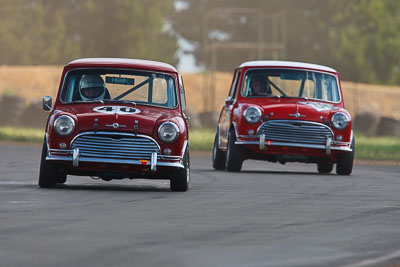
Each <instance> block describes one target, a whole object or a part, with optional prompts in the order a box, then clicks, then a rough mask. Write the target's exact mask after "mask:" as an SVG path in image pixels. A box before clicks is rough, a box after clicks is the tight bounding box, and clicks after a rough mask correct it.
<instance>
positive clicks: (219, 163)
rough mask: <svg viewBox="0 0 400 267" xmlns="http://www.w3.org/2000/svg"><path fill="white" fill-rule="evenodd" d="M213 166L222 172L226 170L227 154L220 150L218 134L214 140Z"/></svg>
mask: <svg viewBox="0 0 400 267" xmlns="http://www.w3.org/2000/svg"><path fill="white" fill-rule="evenodd" d="M212 165H213V168H214V169H216V170H220V171H222V170H224V169H225V153H224V152H223V151H221V150H220V149H219V148H218V134H216V135H215V140H214V148H213V155H212Z"/></svg>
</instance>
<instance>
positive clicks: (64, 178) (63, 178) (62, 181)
mask: <svg viewBox="0 0 400 267" xmlns="http://www.w3.org/2000/svg"><path fill="white" fill-rule="evenodd" d="M56 178H57V184H65V182H66V181H67V175H66V174H65V173H59V174H57V177H56Z"/></svg>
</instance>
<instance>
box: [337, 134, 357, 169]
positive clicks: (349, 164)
mask: <svg viewBox="0 0 400 267" xmlns="http://www.w3.org/2000/svg"><path fill="white" fill-rule="evenodd" d="M351 148H352V149H353V151H351V152H347V153H345V154H343V155H342V156H341V157H340V158H339V160H338V162H337V164H336V173H337V174H338V175H350V174H351V172H352V171H353V163H354V150H355V140H354V139H353V142H352V143H351Z"/></svg>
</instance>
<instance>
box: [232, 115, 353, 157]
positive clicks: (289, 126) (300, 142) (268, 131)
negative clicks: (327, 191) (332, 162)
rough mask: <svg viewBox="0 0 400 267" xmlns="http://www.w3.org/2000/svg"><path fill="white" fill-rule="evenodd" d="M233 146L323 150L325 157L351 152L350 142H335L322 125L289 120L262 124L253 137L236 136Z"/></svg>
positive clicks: (326, 128)
mask: <svg viewBox="0 0 400 267" xmlns="http://www.w3.org/2000/svg"><path fill="white" fill-rule="evenodd" d="M352 138H353V137H352V136H351V139H352ZM235 144H237V145H250V146H253V145H256V146H258V148H259V150H260V151H265V150H266V148H267V147H268V146H275V147H276V146H281V147H293V148H309V149H317V150H324V151H325V154H326V155H331V151H343V152H351V151H352V150H353V149H352V147H351V143H350V142H342V141H337V140H335V135H334V133H333V131H332V130H331V129H330V128H329V127H328V126H326V125H324V124H321V123H316V122H308V121H290V120H287V121H285V120H279V121H267V122H264V123H263V124H261V126H260V127H259V128H258V130H257V134H255V135H238V138H237V140H236V142H235Z"/></svg>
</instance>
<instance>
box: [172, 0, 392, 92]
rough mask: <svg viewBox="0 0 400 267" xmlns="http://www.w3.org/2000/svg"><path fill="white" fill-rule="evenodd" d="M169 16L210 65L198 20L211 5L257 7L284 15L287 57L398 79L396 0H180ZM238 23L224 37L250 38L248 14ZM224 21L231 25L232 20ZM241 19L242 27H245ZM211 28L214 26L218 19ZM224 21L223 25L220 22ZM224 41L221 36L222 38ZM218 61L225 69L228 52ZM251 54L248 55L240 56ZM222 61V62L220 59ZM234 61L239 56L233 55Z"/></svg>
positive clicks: (349, 76)
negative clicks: (177, 7) (238, 25)
mask: <svg viewBox="0 0 400 267" xmlns="http://www.w3.org/2000/svg"><path fill="white" fill-rule="evenodd" d="M180 2H181V5H182V8H181V10H179V11H178V12H177V13H178V14H176V15H175V16H173V17H172V21H173V27H174V28H175V29H176V31H177V32H179V33H180V34H181V35H182V36H183V37H184V38H186V39H187V40H190V41H192V42H194V44H196V45H197V48H196V50H195V56H196V59H197V61H198V62H200V63H203V64H204V65H206V66H208V65H210V60H209V58H208V57H204V55H203V53H202V50H201V48H202V42H203V40H204V36H203V35H204V33H203V28H202V27H203V26H204V23H201V22H202V21H203V18H204V14H205V13H207V12H208V11H209V10H211V9H213V8H216V7H218V8H227V7H239V8H246V7H247V8H249V7H251V8H258V9H263V10H264V11H265V12H266V13H270V14H274V13H277V12H280V11H283V12H284V13H285V14H286V31H287V41H286V42H287V44H286V46H287V51H286V57H285V58H284V59H287V60H295V61H305V62H312V63H319V64H324V65H328V66H331V67H333V68H336V69H337V70H338V71H339V72H340V73H341V76H342V78H343V79H345V80H349V81H355V82H367V83H381V84H400V1H399V0H324V1H321V0H280V1H274V0H271V1H266V0H248V1H242V0H201V1H199V0H184V1H180ZM240 22H241V23H242V24H243V25H241V27H235V29H234V30H232V29H230V30H228V31H226V30H225V29H222V32H224V31H226V32H227V34H225V35H224V36H227V38H226V40H228V41H229V40H234V39H235V38H238V36H240V37H239V38H242V40H243V39H251V38H252V37H251V34H253V33H252V31H251V29H252V25H251V22H252V20H251V18H245V17H244V18H241V19H240ZM227 23H228V24H229V23H231V24H232V25H234V24H235V22H234V21H232V22H229V21H227ZM246 24H248V25H247V27H246ZM214 25H216V27H215V29H213V28H209V32H210V31H215V30H218V24H217V23H216V24H214ZM225 25H226V24H225ZM226 40H225V41H226ZM237 56H238V53H236V54H235V53H232V52H230V58H229V57H225V58H224V60H219V65H218V68H219V69H221V70H229V71H231V70H232V69H233V68H234V67H236V66H237V65H238V64H236V65H233V66H232V57H237ZM242 56H243V58H242V59H241V60H242V61H243V59H245V58H246V57H247V58H248V59H252V58H251V57H252V56H253V57H254V55H242ZM224 62H226V63H227V64H224ZM239 62H240V60H239Z"/></svg>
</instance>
